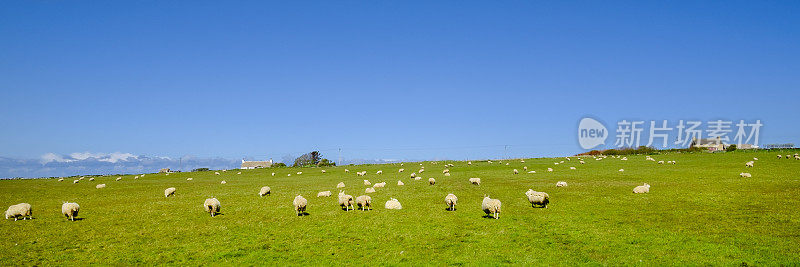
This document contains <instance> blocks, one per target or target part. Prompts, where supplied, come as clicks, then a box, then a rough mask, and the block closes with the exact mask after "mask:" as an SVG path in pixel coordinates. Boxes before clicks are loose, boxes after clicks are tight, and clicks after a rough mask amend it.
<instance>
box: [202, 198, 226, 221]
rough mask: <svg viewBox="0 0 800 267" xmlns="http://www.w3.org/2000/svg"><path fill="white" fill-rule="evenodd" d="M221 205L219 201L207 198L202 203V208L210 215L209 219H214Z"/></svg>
mask: <svg viewBox="0 0 800 267" xmlns="http://www.w3.org/2000/svg"><path fill="white" fill-rule="evenodd" d="M221 206H222V204H220V203H219V200H217V199H216V198H207V199H206V201H204V202H203V208H205V209H206V212H208V214H211V217H214V216H215V215H217V214H218V213H219V210H220V208H221Z"/></svg>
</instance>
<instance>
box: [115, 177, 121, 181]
mask: <svg viewBox="0 0 800 267" xmlns="http://www.w3.org/2000/svg"><path fill="white" fill-rule="evenodd" d="M114 180H115V181H119V180H122V177H117V179H114Z"/></svg>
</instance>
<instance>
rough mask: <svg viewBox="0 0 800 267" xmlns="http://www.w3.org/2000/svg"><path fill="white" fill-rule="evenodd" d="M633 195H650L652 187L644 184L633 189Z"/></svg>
mask: <svg viewBox="0 0 800 267" xmlns="http://www.w3.org/2000/svg"><path fill="white" fill-rule="evenodd" d="M633 193H635V194H643V193H650V185H649V184H644V185H640V186H637V187H634V188H633Z"/></svg>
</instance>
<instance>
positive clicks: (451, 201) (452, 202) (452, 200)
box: [444, 194, 458, 211]
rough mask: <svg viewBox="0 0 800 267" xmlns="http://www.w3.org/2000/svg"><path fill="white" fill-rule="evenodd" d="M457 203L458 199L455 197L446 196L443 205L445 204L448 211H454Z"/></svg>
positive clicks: (451, 195)
mask: <svg viewBox="0 0 800 267" xmlns="http://www.w3.org/2000/svg"><path fill="white" fill-rule="evenodd" d="M457 202H458V197H456V195H453V194H447V196H445V197H444V203H445V204H447V209H448V210H451V211H453V210H456V203H457Z"/></svg>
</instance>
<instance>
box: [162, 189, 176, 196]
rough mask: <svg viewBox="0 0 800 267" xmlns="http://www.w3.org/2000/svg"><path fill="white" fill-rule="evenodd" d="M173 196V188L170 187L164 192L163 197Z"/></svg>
mask: <svg viewBox="0 0 800 267" xmlns="http://www.w3.org/2000/svg"><path fill="white" fill-rule="evenodd" d="M172 195H175V187H170V188H167V189H165V190H164V197H170V196H172Z"/></svg>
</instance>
